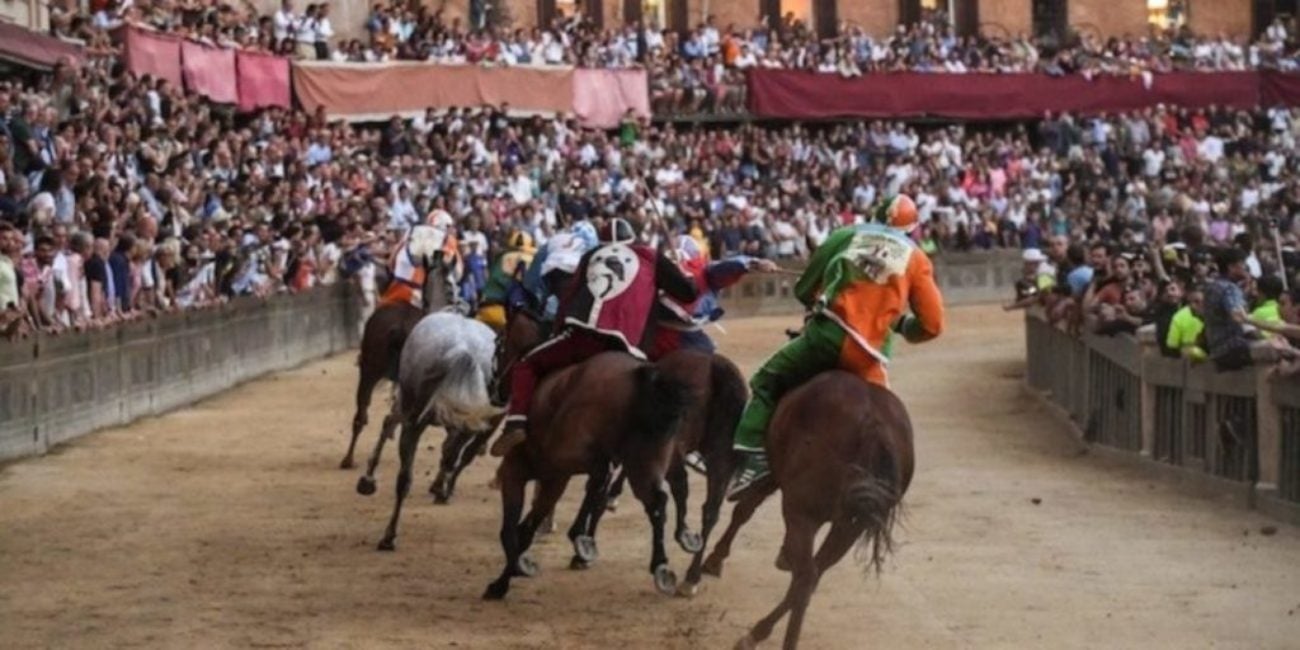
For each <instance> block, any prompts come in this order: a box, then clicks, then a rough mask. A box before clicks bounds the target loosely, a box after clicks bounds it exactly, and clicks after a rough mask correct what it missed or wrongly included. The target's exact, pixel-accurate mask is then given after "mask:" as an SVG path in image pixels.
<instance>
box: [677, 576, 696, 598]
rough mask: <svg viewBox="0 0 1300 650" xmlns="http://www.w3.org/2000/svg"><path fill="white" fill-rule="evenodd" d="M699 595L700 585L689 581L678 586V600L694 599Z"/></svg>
mask: <svg viewBox="0 0 1300 650" xmlns="http://www.w3.org/2000/svg"><path fill="white" fill-rule="evenodd" d="M698 593H700V585H698V584H696V583H694V582H691V581H689V580H688V581H686V582H683V583H682V584H680V585H677V597H678V598H694V597H695V595H696V594H698Z"/></svg>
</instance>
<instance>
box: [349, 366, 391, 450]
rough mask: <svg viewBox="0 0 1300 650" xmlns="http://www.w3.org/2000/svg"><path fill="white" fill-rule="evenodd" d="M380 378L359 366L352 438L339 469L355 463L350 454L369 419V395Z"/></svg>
mask: <svg viewBox="0 0 1300 650" xmlns="http://www.w3.org/2000/svg"><path fill="white" fill-rule="evenodd" d="M380 379H381V377H380V376H379V375H377V374H376V375H374V376H371V375H369V374H367V373H366V367H365V366H364V365H363V366H362V367H361V380H360V381H358V382H357V411H356V413H355V414H353V416H352V440H351V441H350V442H348V453H347V454H345V455H344V456H343V462H341V463H339V469H352V467H353V466H354V465H355V463H354V462H353V460H352V456H353V454H354V453H355V452H356V449H357V438H360V437H361V431H362V430H363V429H365V428H366V423H367V422H369V421H370V420H369V411H370V396H371V395H373V394H374V392H375V386H376V385H378V384H379V380H380Z"/></svg>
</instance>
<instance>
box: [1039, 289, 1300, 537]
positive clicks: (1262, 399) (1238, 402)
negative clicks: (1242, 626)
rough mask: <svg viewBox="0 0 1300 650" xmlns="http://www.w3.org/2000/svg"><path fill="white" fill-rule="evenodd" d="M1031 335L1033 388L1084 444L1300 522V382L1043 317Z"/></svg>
mask: <svg viewBox="0 0 1300 650" xmlns="http://www.w3.org/2000/svg"><path fill="white" fill-rule="evenodd" d="M1025 336H1026V350H1027V354H1028V356H1029V358H1028V367H1029V370H1028V372H1027V373H1026V384H1027V385H1028V387H1029V388H1030V389H1031V390H1033V391H1034V392H1035V393H1037V394H1039V395H1041V396H1042V397H1043V398H1044V399H1045V400H1047V401H1048V402H1049V403H1051V404H1053V405H1054V406H1056V407H1058V408H1059V410H1060V412H1061V413H1062V415H1063V416H1064V417H1067V418H1068V419H1069V421H1070V422H1071V423H1072V424H1073V425H1074V429H1075V431H1076V434H1077V435H1078V436H1079V438H1080V439H1081V440H1082V441H1084V442H1087V443H1090V444H1095V445H1098V446H1099V447H1100V448H1110V449H1115V450H1120V451H1122V452H1126V453H1130V454H1132V456H1133V457H1134V458H1142V459H1144V460H1143V462H1146V463H1148V466H1149V467H1151V468H1153V469H1159V468H1165V469H1164V470H1160V471H1162V472H1165V473H1169V472H1167V471H1166V470H1173V475H1176V476H1179V477H1180V478H1192V479H1193V480H1194V481H1196V482H1198V483H1199V484H1201V485H1202V486H1206V485H1209V486H1217V487H1218V488H1220V489H1226V490H1227V491H1229V492H1233V493H1238V494H1243V495H1245V497H1246V498H1245V501H1246V502H1247V503H1248V504H1250V505H1253V506H1255V507H1259V508H1260V509H1261V510H1264V511H1266V512H1268V513H1270V514H1272V515H1274V516H1278V517H1281V518H1284V519H1289V520H1291V521H1294V522H1300V382H1298V381H1296V380H1294V379H1292V380H1278V379H1275V378H1273V377H1272V376H1271V374H1270V373H1269V371H1268V370H1269V369H1267V368H1248V369H1245V370H1239V371H1234V372H1217V371H1215V370H1214V368H1213V367H1212V366H1210V365H1209V364H1192V363H1191V362H1189V361H1186V360H1183V359H1169V358H1165V357H1163V356H1161V355H1160V354H1159V352H1158V350H1157V348H1156V347H1155V346H1154V345H1140V344H1139V343H1138V340H1137V339H1136V338H1133V337H1130V336H1117V337H1098V336H1092V335H1084V336H1083V337H1081V338H1080V337H1074V336H1070V335H1068V334H1067V333H1066V332H1064V331H1062V330H1060V329H1058V328H1056V327H1053V326H1052V325H1050V324H1049V323H1048V322H1047V320H1046V319H1045V318H1044V317H1043V315H1042V314H1041V313H1039V312H1036V311H1030V312H1028V313H1027V315H1026V318H1025Z"/></svg>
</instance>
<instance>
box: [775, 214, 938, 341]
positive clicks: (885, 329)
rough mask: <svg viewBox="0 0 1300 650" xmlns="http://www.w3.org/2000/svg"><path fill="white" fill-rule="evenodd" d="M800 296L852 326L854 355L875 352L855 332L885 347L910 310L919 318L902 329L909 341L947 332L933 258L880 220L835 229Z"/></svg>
mask: <svg viewBox="0 0 1300 650" xmlns="http://www.w3.org/2000/svg"><path fill="white" fill-rule="evenodd" d="M795 295H796V296H797V297H798V298H799V300H800V302H802V303H803V304H804V305H805V306H808V307H813V306H814V304H819V305H821V307H822V309H823V311H829V312H830V314H828V317H830V318H831V319H832V320H835V321H838V322H839V323H840V325H841V327H844V328H845V329H846V330H848V334H849V336H848V337H847V338H846V340H845V354H846V355H849V356H851V357H857V356H858V355H859V354H870V353H869V352H866V351H865V350H861V348H862V347H863V346H862V345H860V344H859V343H858V342H857V341H856V340H854V335H857V336H858V337H861V338H862V339H863V342H865V343H866V344H868V345H869V346H870V347H871V348H873V349H874V350H876V351H880V350H884V349H885V348H886V345H887V343H888V341H889V337H890V335H891V333H892V332H893V331H894V328H895V325H896V324H897V323H898V322H899V318H900V317H901V316H903V315H904V313H905V311H906V310H909V309H910V310H911V312H912V315H913V316H915V320H914V321H912V322H913V323H914V324H913V325H911V326H910V329H905V330H904V331H903V333H904V336H906V337H907V338H908V340H913V341H921V340H926V339H930V338H934V337H935V336H938V335H939V333H940V332H941V331H943V297H942V296H941V295H940V293H939V287H938V286H937V285H936V284H935V281H934V267H933V266H932V265H931V263H930V259H929V258H928V257H927V256H926V255H925V252H924V251H922V250H921V249H919V248H918V247H917V246H916V244H915V243H913V242H912V240H910V239H908V238H907V237H906V236H905V235H903V234H902V233H900V232H898V231H897V230H894V229H892V228H888V227H886V226H882V225H878V224H865V225H858V226H849V227H846V228H841V229H839V230H837V231H835V232H834V233H832V234H831V236H830V237H829V238H828V239H827V240H826V242H825V243H824V244H822V246H821V247H819V248H818V249H817V250H816V252H815V253H814V254H813V257H812V260H811V261H810V262H809V264H808V269H807V270H806V271H804V274H803V276H802V277H800V278H799V282H798V284H796V285H795ZM849 348H854V349H857V352H852V351H850V349H849Z"/></svg>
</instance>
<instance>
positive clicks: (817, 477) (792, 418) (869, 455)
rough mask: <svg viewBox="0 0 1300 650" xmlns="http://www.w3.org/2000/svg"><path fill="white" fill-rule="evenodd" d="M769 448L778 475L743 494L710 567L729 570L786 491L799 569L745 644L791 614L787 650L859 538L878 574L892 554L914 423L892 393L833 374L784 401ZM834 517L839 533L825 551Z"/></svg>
mask: <svg viewBox="0 0 1300 650" xmlns="http://www.w3.org/2000/svg"><path fill="white" fill-rule="evenodd" d="M767 451H768V455H769V457H770V458H771V459H772V474H771V475H770V476H769V477H768V478H767V479H765V480H763V481H760V482H759V483H756V484H754V486H753V487H752V488H751V489H750V490H749V491H748V492H746V493H744V494H743V495H742V498H741V501H740V502H739V503H738V504H737V506H736V510H735V513H734V514H733V515H732V520H731V523H730V525H729V526H728V527H727V532H726V533H725V534H724V535H723V537H722V539H721V540H719V542H718V545H717V547H715V548H714V549H713V552H712V554H711V555H710V556H709V559H708V561H707V562H706V563H705V571H706V572H708V573H711V574H713V575H719V574H720V573H721V570H722V562H723V561H724V560H725V559H726V557H727V555H728V554H729V553H730V550H731V543H732V540H733V539H734V538H735V535H736V531H737V530H739V528H740V527H741V526H742V525H744V524H745V522H746V521H748V520H749V517H750V516H751V515H752V514H753V512H754V510H755V509H757V508H758V506H759V504H761V503H762V502H763V501H764V500H765V499H766V498H767V497H768V496H770V495H771V494H772V493H774V492H775V491H776V490H778V489H780V490H781V514H782V516H783V518H784V519H785V540H784V542H783V544H782V546H781V552H780V554H779V556H778V557H777V567H778V568H779V569H781V570H788V571H791V572H792V575H791V580H790V588H789V590H788V591H787V592H786V594H785V598H783V599H782V600H781V603H780V604H779V605H777V607H776V608H775V609H773V610H772V612H771V613H770V614H768V615H767V616H765V617H764V618H762V619H760V620H759V621H758V622H757V623H756V624H755V625H754V627H753V628H752V629H751V630H750V631H749V633H748V634H747V635H745V637H743V638H742V639H740V641H739V642H738V643H737V644H736V648H741V649H746V648H754V647H757V644H758V643H760V642H762V641H763V640H765V639H767V638H768V637H769V636H770V635H771V634H772V629H773V628H774V627H775V626H776V624H777V623H778V622H780V620H781V618H782V617H784V616H785V615H786V614H787V613H789V614H790V622H789V623H788V624H787V626H786V631H785V644H784V646H783V647H784V648H786V649H787V650H790V649H792V648H795V647H797V646H798V644H799V632H800V628H801V627H802V625H803V618H804V613H805V612H806V611H807V609H808V602H809V601H810V600H811V599H812V594H813V591H815V590H816V589H817V582H818V580H820V578H821V576H822V574H823V573H824V572H825V571H826V570H827V569H829V568H830V567H832V566H834V565H835V564H836V563H837V562H839V561H840V559H841V558H843V557H844V554H845V553H847V552H848V550H849V549H850V548H852V547H853V545H854V544H855V543H857V544H860V545H861V546H862V548H863V550H864V553H863V555H862V557H863V558H865V559H866V561H867V563H868V565H869V566H872V567H875V568H876V570H877V571H879V569H880V566H881V563H882V562H883V561H884V559H885V556H886V555H887V554H888V553H889V552H890V550H891V548H892V544H893V539H892V531H893V526H894V522H895V519H896V518H897V515H898V511H899V506H900V504H901V502H902V498H903V493H905V492H906V491H907V487H908V485H909V484H910V483H911V480H912V468H913V463H914V457H913V451H912V424H911V420H910V419H909V418H908V415H907V410H906V409H905V408H903V404H902V402H900V401H899V400H898V398H897V397H896V396H895V395H894V394H893V393H891V392H890V391H889V390H888V389H886V388H883V387H881V386H877V385H875V384H870V383H867V382H865V381H862V380H861V379H859V378H858V377H856V376H854V375H852V374H850V373H847V372H843V371H840V370H832V371H828V372H823V373H821V374H819V375H817V376H816V377H814V378H813V379H812V380H810V381H809V382H807V383H806V384H804V385H803V386H800V387H799V388H796V389H794V390H793V391H791V392H789V393H788V394H786V395H785V396H784V397H783V398H782V399H781V401H780V403H779V404H778V405H777V410H776V413H775V414H774V415H773V417H772V422H771V424H770V425H769V426H768V438H767ZM827 523H829V524H830V525H831V527H830V531H829V532H828V533H827V534H826V537H825V539H824V540H823V541H822V544H821V547H820V548H815V546H816V537H817V533H818V531H819V530H820V529H821V528H822V526H823V525H825V524H827ZM868 548H869V549H870V551H869V553H868V552H866V550H867V549H868ZM814 551H815V552H814Z"/></svg>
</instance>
